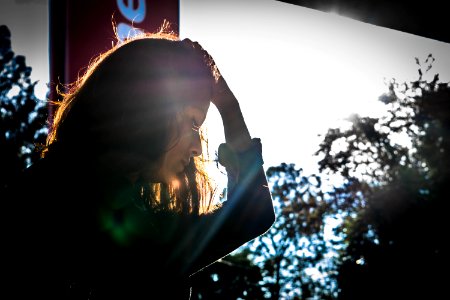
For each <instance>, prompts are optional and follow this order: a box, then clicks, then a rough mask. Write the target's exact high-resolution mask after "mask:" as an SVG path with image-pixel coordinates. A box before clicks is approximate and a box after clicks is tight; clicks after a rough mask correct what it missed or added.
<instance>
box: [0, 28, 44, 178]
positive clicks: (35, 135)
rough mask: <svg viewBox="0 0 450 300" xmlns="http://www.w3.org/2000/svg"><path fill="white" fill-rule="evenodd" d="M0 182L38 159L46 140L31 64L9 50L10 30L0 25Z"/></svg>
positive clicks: (41, 105)
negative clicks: (39, 146)
mask: <svg viewBox="0 0 450 300" xmlns="http://www.w3.org/2000/svg"><path fill="white" fill-rule="evenodd" d="M0 70H1V71H0V72H1V73H0V183H1V186H4V185H6V184H7V182H8V181H9V180H10V179H11V178H12V177H13V176H15V174H17V173H18V172H19V171H20V170H22V169H24V168H25V167H27V166H28V165H30V164H31V163H33V162H34V161H36V159H38V158H39V152H38V151H36V149H37V148H36V146H37V145H39V144H44V143H45V138H46V136H47V128H46V120H47V108H46V106H45V105H44V104H43V101H40V100H39V99H37V98H36V96H35V94H34V88H35V86H36V84H37V81H35V82H31V79H30V75H31V67H29V66H27V65H26V63H25V57H24V56H22V55H15V54H14V52H13V51H12V49H11V33H10V31H9V29H8V27H7V26H5V25H1V26H0Z"/></svg>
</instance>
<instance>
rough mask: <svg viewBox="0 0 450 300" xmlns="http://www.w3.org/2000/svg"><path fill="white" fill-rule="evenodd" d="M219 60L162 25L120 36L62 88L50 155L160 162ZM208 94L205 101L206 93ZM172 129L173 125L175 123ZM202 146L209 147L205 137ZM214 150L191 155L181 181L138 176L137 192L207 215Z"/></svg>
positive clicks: (154, 203)
mask: <svg viewBox="0 0 450 300" xmlns="http://www.w3.org/2000/svg"><path fill="white" fill-rule="evenodd" d="M214 72H215V66H213V64H212V63H211V59H210V57H206V56H202V55H201V54H199V53H198V52H196V51H194V50H193V48H192V46H189V44H188V43H184V42H182V41H180V40H179V38H178V37H177V36H176V35H175V34H173V32H170V31H168V28H167V26H163V27H161V30H160V31H158V32H156V33H141V34H139V35H135V36H134V37H130V38H128V39H126V40H125V41H121V42H118V43H117V44H116V45H114V46H113V47H112V48H111V49H110V50H108V51H106V52H105V53H102V54H100V55H99V56H98V57H96V58H95V59H94V60H92V62H91V63H90V65H89V66H88V68H87V69H86V71H85V73H84V75H83V76H80V77H79V78H78V80H76V82H74V83H72V84H70V85H68V86H66V87H65V89H64V91H63V90H62V89H58V93H59V95H61V96H62V101H55V102H53V103H54V104H55V105H57V110H56V112H55V114H54V117H53V120H52V122H51V128H50V132H49V135H48V138H47V142H46V147H45V149H44V151H43V156H46V155H48V154H51V153H52V152H55V151H59V152H60V154H61V153H64V155H67V153H72V154H73V153H74V151H75V150H74V149H76V152H77V155H81V156H82V155H83V153H85V155H88V156H89V157H101V156H102V155H104V153H105V152H106V151H120V153H129V154H132V155H134V156H136V157H143V158H145V161H151V162H154V163H157V162H158V160H159V159H160V158H161V157H162V156H163V155H164V154H165V152H167V151H168V150H169V149H167V148H168V143H169V138H170V137H169V132H170V131H169V128H171V126H173V125H175V127H177V121H176V119H177V118H176V117H175V116H176V114H177V113H179V112H180V111H181V110H182V109H183V108H184V107H185V106H186V105H192V104H195V102H196V101H200V100H199V99H193V98H192V97H191V98H190V97H189V93H186V89H189V88H191V89H196V88H211V83H212V82H211V80H214V76H215V74H214ZM203 101H204V100H203ZM172 128H173V127H172ZM202 141H203V148H204V150H207V149H205V148H207V147H206V144H205V143H206V141H207V140H206V138H205V137H204V136H203V138H202ZM208 156H209V154H208V151H203V154H202V156H200V157H195V158H192V159H191V162H190V164H189V165H188V166H187V168H186V169H185V171H184V173H183V174H182V175H180V178H178V182H177V183H176V184H173V183H154V182H146V180H144V179H143V178H139V179H138V180H137V182H136V184H135V193H134V198H135V199H138V200H139V202H140V203H141V204H142V207H144V208H145V209H148V210H149V211H158V210H170V211H176V212H179V213H183V214H196V215H199V214H202V213H207V212H210V211H212V210H213V209H214V205H213V197H214V193H215V189H214V187H213V182H212V180H211V178H209V176H208V174H207V173H206V171H205V164H204V162H205V161H207V160H208Z"/></svg>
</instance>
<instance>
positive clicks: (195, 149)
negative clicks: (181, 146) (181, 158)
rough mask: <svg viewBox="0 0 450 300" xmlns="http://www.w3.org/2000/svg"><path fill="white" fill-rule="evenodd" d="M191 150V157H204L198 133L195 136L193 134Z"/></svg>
mask: <svg viewBox="0 0 450 300" xmlns="http://www.w3.org/2000/svg"><path fill="white" fill-rule="evenodd" d="M190 150H191V151H190V152H191V157H195V156H200V155H202V140H201V138H200V135H199V134H198V132H195V134H193V137H192V143H191V149H190Z"/></svg>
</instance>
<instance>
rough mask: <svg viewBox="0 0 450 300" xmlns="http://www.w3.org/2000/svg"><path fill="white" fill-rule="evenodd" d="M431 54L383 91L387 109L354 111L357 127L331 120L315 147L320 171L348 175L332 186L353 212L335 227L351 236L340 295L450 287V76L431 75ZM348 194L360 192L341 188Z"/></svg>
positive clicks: (403, 295)
mask: <svg viewBox="0 0 450 300" xmlns="http://www.w3.org/2000/svg"><path fill="white" fill-rule="evenodd" d="M433 62H434V58H433V56H432V55H429V56H428V57H427V59H426V60H425V65H424V66H422V64H421V62H420V61H419V59H416V63H417V65H418V66H419V69H418V72H419V78H418V79H417V80H416V81H413V82H409V83H401V84H399V83H397V82H396V81H395V80H392V81H391V82H390V83H389V85H388V87H389V91H388V92H387V93H386V94H383V95H382V96H381V97H380V99H379V100H380V101H382V102H383V103H384V104H385V105H386V114H385V115H384V116H382V117H380V118H370V117H359V116H352V117H351V118H349V121H350V124H351V126H350V128H348V129H344V130H341V129H336V128H335V129H330V130H329V131H328V133H327V134H326V136H325V138H324V140H323V142H322V143H321V145H320V149H319V151H318V152H317V154H318V155H321V160H320V162H319V164H320V170H321V171H322V172H323V173H328V174H334V175H336V174H340V175H341V176H342V177H343V178H344V180H345V182H346V184H345V186H344V187H341V188H338V189H336V190H335V193H334V197H335V198H336V199H339V198H342V199H344V200H345V201H342V202H341V207H342V209H341V211H345V212H346V213H345V214H344V216H345V219H344V222H343V223H342V225H341V226H339V227H338V228H337V234H342V235H343V236H345V243H346V247H345V248H344V250H343V251H342V252H341V256H340V263H339V269H338V274H339V275H338V285H339V288H340V293H339V297H338V298H339V299H408V298H414V299H432V298H438V296H441V295H443V294H444V293H445V292H446V286H445V282H444V278H445V276H440V275H438V274H442V272H445V271H444V270H442V267H443V266H448V265H449V264H448V262H449V258H448V253H449V252H448V250H449V249H448V247H446V246H445V245H444V244H445V243H444V237H445V236H446V229H447V228H448V224H447V222H446V219H447V218H446V217H447V216H446V215H447V213H448V211H449V210H448V208H449V202H448V200H449V191H448V189H447V183H448V182H450V181H449V172H450V168H449V167H450V159H449V156H448V153H449V151H450V147H449V142H450V85H449V83H439V75H438V74H436V75H435V76H434V77H433V78H432V79H424V76H425V75H427V73H428V71H429V70H430V69H431V66H432V63H433ZM337 144H339V147H336V145H337ZM349 193H350V194H355V195H359V197H343V195H346V194H349ZM355 200H357V201H355ZM356 202H359V204H358V203H356ZM355 203H356V205H355Z"/></svg>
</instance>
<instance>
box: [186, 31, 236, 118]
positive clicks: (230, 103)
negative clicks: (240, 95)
mask: <svg viewBox="0 0 450 300" xmlns="http://www.w3.org/2000/svg"><path fill="white" fill-rule="evenodd" d="M183 43H186V44H188V45H190V46H191V47H192V48H194V49H195V51H198V53H199V54H200V55H202V56H203V57H204V58H205V61H206V62H207V63H208V64H209V66H210V67H211V75H212V77H213V80H212V98H211V102H212V103H213V104H214V105H215V106H216V107H217V109H218V110H219V112H221V113H222V112H225V111H228V110H230V109H232V108H233V107H235V105H236V104H238V102H237V99H236V98H235V97H234V95H233V93H232V92H231V90H230V88H229V86H228V84H227V82H226V81H225V79H224V77H223V76H222V74H221V73H220V71H219V68H218V67H217V65H216V63H215V61H214V59H213V58H212V56H211V55H210V54H209V53H208V52H207V51H206V50H205V49H203V47H202V46H201V45H200V44H199V43H198V42H193V41H191V40H190V39H187V38H186V39H184V40H183Z"/></svg>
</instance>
